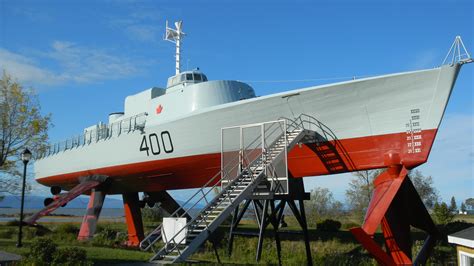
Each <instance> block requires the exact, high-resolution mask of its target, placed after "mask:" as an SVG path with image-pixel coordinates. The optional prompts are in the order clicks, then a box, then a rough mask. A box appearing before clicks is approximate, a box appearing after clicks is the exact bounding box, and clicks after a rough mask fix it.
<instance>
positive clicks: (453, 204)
mask: <svg viewBox="0 0 474 266" xmlns="http://www.w3.org/2000/svg"><path fill="white" fill-rule="evenodd" d="M449 209H450V210H451V211H452V212H457V210H458V205H457V204H456V199H455V198H454V196H452V197H451V204H450V205H449Z"/></svg>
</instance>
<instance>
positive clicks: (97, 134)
mask: <svg viewBox="0 0 474 266" xmlns="http://www.w3.org/2000/svg"><path fill="white" fill-rule="evenodd" d="M147 115H148V114H147V113H140V114H138V115H134V116H131V117H128V118H125V119H122V120H120V121H117V122H113V123H110V124H98V125H96V128H95V129H91V130H87V129H86V130H85V131H84V133H82V134H79V135H76V136H73V137H71V138H69V139H66V140H63V141H60V142H56V143H53V144H50V145H48V146H46V148H45V150H44V152H42V153H41V154H40V155H39V156H38V159H42V158H45V157H48V156H51V155H54V154H57V153H59V152H63V151H67V150H71V149H75V148H78V147H82V146H86V145H90V144H93V143H96V142H99V141H102V140H107V139H110V138H111V137H114V136H120V135H122V134H128V133H131V132H134V131H136V130H140V131H142V130H143V129H144V128H145V124H146V116H147Z"/></svg>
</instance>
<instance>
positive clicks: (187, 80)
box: [166, 69, 207, 89]
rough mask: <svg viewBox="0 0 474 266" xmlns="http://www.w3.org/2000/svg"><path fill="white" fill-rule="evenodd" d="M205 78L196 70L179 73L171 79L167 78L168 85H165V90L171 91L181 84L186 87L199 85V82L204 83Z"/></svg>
mask: <svg viewBox="0 0 474 266" xmlns="http://www.w3.org/2000/svg"><path fill="white" fill-rule="evenodd" d="M206 81H207V77H206V75H204V73H202V72H201V71H199V69H197V70H192V71H184V72H181V73H179V74H177V75H174V76H172V77H169V78H168V84H167V86H166V87H167V89H171V88H173V87H175V86H177V85H180V84H183V85H184V86H186V85H187V84H195V83H201V82H206Z"/></svg>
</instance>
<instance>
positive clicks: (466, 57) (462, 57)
mask: <svg viewBox="0 0 474 266" xmlns="http://www.w3.org/2000/svg"><path fill="white" fill-rule="evenodd" d="M461 48H462V49H461ZM449 61H451V62H450V65H454V64H455V63H459V64H467V63H472V58H471V55H470V54H469V52H468V51H467V49H466V47H465V46H464V43H463V42H462V39H461V36H459V35H458V36H456V38H455V39H454V42H453V45H451V48H450V49H449V52H448V54H447V55H446V57H445V58H444V60H443V64H442V65H444V64H446V63H448V62H449Z"/></svg>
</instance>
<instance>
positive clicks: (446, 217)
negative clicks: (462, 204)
mask: <svg viewBox="0 0 474 266" xmlns="http://www.w3.org/2000/svg"><path fill="white" fill-rule="evenodd" d="M455 215H456V214H455V213H454V212H453V211H452V210H451V209H450V208H448V204H446V203H445V202H441V203H438V202H436V203H435V204H434V205H433V216H434V220H435V221H436V222H437V223H438V224H447V223H450V222H452V221H453V219H454V216H455Z"/></svg>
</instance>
